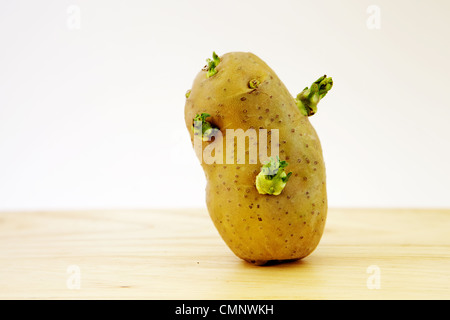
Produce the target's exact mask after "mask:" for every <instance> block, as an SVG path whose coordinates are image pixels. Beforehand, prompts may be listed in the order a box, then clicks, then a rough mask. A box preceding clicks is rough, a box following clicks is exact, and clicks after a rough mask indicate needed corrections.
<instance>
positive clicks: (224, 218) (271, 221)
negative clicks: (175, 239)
mask: <svg viewBox="0 0 450 320" xmlns="http://www.w3.org/2000/svg"><path fill="white" fill-rule="evenodd" d="M215 70H216V71H217V73H216V74H214V75H212V76H210V77H207V72H208V70H205V69H203V70H201V71H200V72H199V73H198V75H197V77H196V78H195V80H194V83H193V85H192V88H191V91H190V94H187V99H186V105H185V120H186V127H187V129H188V131H189V133H190V135H191V140H192V143H194V134H193V130H192V126H193V119H194V117H195V116H196V115H198V114H201V113H208V114H209V115H210V117H208V118H207V121H209V122H210V123H211V124H213V126H214V127H216V128H218V129H219V130H220V132H221V134H222V136H223V140H225V139H226V134H227V132H226V129H243V130H244V131H246V130H248V129H250V128H251V129H255V130H256V131H257V132H258V130H260V129H268V131H270V129H278V130H279V157H280V159H281V160H285V161H287V162H288V163H289V165H288V166H287V168H286V171H287V172H292V175H291V177H290V179H289V181H288V182H287V184H286V186H285V188H284V189H283V191H282V192H281V194H279V195H276V196H275V195H268V194H260V193H259V192H258V190H257V189H256V187H255V178H256V176H257V175H258V173H259V172H260V170H261V166H262V164H263V163H262V162H261V159H259V158H258V161H257V162H255V163H249V159H246V161H245V164H238V163H236V160H238V159H237V158H238V156H237V155H236V153H237V148H235V154H234V159H233V160H235V161H234V163H226V162H227V161H226V160H227V159H226V158H225V153H224V155H223V157H222V160H223V161H222V162H223V163H213V164H206V163H205V161H202V162H201V165H202V167H203V170H204V172H205V175H206V179H207V186H206V203H207V207H208V211H209V214H210V216H211V218H212V220H213V222H214V225H215V227H216V228H217V230H218V231H219V233H220V235H221V237H222V238H223V240H224V241H225V242H226V244H227V245H228V246H229V248H230V249H231V250H232V251H233V252H234V253H235V254H236V255H237V256H238V257H240V258H242V259H244V260H246V261H249V262H252V263H255V264H264V263H266V262H268V261H273V260H277V261H280V260H296V259H301V258H304V257H306V256H307V255H309V254H310V253H311V252H312V251H313V250H314V249H315V248H316V246H317V245H318V243H319V241H320V238H321V236H322V233H323V230H324V225H325V220H326V217H327V193H326V180H325V165H324V160H323V156H322V149H321V145H320V141H319V138H318V136H317V134H316V132H315V130H314V128H313V127H312V126H311V124H310V122H309V120H308V117H307V116H305V115H303V114H302V113H301V112H300V110H299V107H298V106H297V104H296V100H295V99H294V98H293V97H292V96H291V94H290V93H289V92H288V90H287V89H286V87H285V86H284V84H283V83H282V82H281V81H280V79H279V78H278V77H277V75H276V74H275V72H274V71H273V70H272V69H271V68H269V66H267V64H266V63H265V62H264V61H262V60H261V59H260V58H258V57H257V56H256V55H254V54H252V53H246V52H231V53H227V54H224V55H223V56H221V57H220V62H219V63H218V65H217V66H216V68H215ZM252 80H256V81H255V82H254V83H255V85H256V86H257V87H256V88H252V87H254V86H252V85H251V84H250V85H249V82H250V81H252ZM212 140H213V139H212ZM216 142H219V140H217V141H216ZM200 143H201V144H202V150H204V149H205V148H206V147H207V146H208V145H210V144H211V143H212V142H208V141H203V142H200ZM251 143H257V142H256V141H253V142H251ZM270 143H271V140H270V137H269V140H268V143H267V144H268V146H267V149H269V150H262V151H263V152H264V154H267V155H270ZM235 146H236V144H235ZM224 147H225V143H224ZM247 147H248V145H247ZM224 151H225V150H224ZM247 151H248V150H247ZM247 157H248V152H247ZM228 160H230V159H228ZM240 160H241V161H242V159H240ZM218 162H220V161H218Z"/></svg>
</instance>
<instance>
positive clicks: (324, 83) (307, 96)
mask: <svg viewBox="0 0 450 320" xmlns="http://www.w3.org/2000/svg"><path fill="white" fill-rule="evenodd" d="M332 87H333V79H332V78H331V77H327V76H326V75H324V76H322V77H320V78H319V79H317V80H316V81H315V82H314V83H313V84H312V85H311V87H310V88H308V87H306V88H305V89H303V91H302V92H300V93H299V94H298V95H297V98H296V99H295V102H296V104H297V106H298V108H299V109H300V112H301V113H302V114H303V115H304V116H307V117H309V116H312V115H313V114H315V113H316V112H317V104H318V103H319V101H320V100H321V99H322V98H323V97H325V95H326V94H327V93H328V91H330V90H331V88H332Z"/></svg>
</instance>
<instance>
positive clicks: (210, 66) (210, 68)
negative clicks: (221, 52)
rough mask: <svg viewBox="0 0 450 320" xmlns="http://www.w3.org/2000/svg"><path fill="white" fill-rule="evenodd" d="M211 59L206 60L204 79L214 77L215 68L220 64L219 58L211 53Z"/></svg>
mask: <svg viewBox="0 0 450 320" xmlns="http://www.w3.org/2000/svg"><path fill="white" fill-rule="evenodd" d="M212 56H213V58H212V60H211V59H206V62H207V65H206V71H207V73H206V77H207V78H209V77H212V76H213V75H215V74H216V73H217V70H216V67H217V65H218V64H219V62H220V58H219V56H218V55H217V54H216V53H215V52H213V54H212Z"/></svg>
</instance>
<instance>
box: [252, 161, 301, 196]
mask: <svg viewBox="0 0 450 320" xmlns="http://www.w3.org/2000/svg"><path fill="white" fill-rule="evenodd" d="M287 166H288V163H287V162H286V161H280V159H279V158H278V157H277V158H276V159H274V158H273V157H271V158H270V160H269V161H268V162H267V163H266V164H264V165H263V166H262V167H261V172H260V173H259V174H258V175H257V176H256V189H257V190H258V192H259V193H260V194H270V195H275V196H277V195H279V194H280V193H281V191H283V189H284V187H285V186H286V183H287V182H288V180H289V178H290V177H291V175H292V172H289V173H288V174H286V172H285V170H284V168H286V167H287Z"/></svg>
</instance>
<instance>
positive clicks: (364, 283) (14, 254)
mask: <svg viewBox="0 0 450 320" xmlns="http://www.w3.org/2000/svg"><path fill="white" fill-rule="evenodd" d="M0 298H1V299H449V298H450V210H407V209H402V210H399V209H395V210H385V209H383V210H382V209H330V210H329V214H328V221H327V225H326V229H325V233H324V236H323V238H322V241H321V243H320V244H319V247H318V248H317V249H316V251H315V252H313V254H312V255H310V256H309V257H307V258H305V259H304V260H301V261H298V262H294V263H286V264H280V265H272V266H265V267H258V266H253V265H250V264H248V263H246V262H244V261H241V260H240V259H238V258H237V257H235V256H234V255H233V253H232V252H231V251H230V250H229V249H228V247H227V246H226V245H225V243H224V242H223V241H222V239H221V238H220V237H219V235H218V233H217V231H216V230H215V228H214V226H213V224H212V222H211V220H210V219H209V216H208V213H207V212H206V210H205V209H198V210H194V209H189V210H141V211H139V210H129V211H127V210H121V211H64V212H4V213H0Z"/></svg>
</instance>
